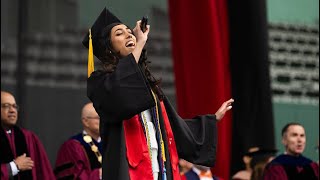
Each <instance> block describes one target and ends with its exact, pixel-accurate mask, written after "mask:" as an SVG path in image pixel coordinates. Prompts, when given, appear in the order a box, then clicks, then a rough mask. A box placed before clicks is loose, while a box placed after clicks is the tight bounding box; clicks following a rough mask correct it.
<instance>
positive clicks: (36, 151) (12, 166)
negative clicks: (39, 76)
mask: <svg viewBox="0 0 320 180" xmlns="http://www.w3.org/2000/svg"><path fill="white" fill-rule="evenodd" d="M18 110H19V106H18V105H17V104H16V101H15V98H14V96H13V95H12V94H10V93H9V92H6V91H1V128H0V162H1V179H3V180H7V179H43V180H51V179H55V177H54V174H53V171H52V168H51V165H50V162H49V160H48V157H47V155H46V152H45V149H44V147H43V145H42V144H41V142H40V140H39V139H38V137H37V136H36V135H35V134H34V133H33V132H31V131H28V130H26V129H23V128H21V127H18V126H17V125H16V123H17V120H18Z"/></svg>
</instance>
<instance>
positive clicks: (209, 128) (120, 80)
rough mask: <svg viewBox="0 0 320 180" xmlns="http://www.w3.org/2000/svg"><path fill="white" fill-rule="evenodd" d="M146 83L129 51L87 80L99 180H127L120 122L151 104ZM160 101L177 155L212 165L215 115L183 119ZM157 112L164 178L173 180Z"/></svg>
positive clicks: (167, 102) (126, 165) (163, 130)
mask: <svg viewBox="0 0 320 180" xmlns="http://www.w3.org/2000/svg"><path fill="white" fill-rule="evenodd" d="M147 84H148V82H147V81H146V78H145V76H144V75H143V72H142V71H141V69H140V66H139V65H138V64H137V63H136V61H135V59H134V57H133V55H132V54H130V55H128V56H126V57H124V58H122V59H120V60H119V63H118V65H117V68H116V70H115V71H114V72H113V73H105V72H103V71H95V72H93V73H92V75H91V77H90V78H89V79H88V83H87V95H88V97H89V99H90V100H91V101H92V102H93V106H94V107H95V109H96V111H97V113H98V114H99V116H100V135H101V138H102V156H103V161H102V168H103V175H102V176H103V179H106V180H108V179H112V180H129V179H130V177H129V172H128V169H129V167H128V162H127V157H126V143H125V142H126V141H125V136H124V128H123V121H124V120H128V119H130V118H131V117H133V116H134V115H136V114H139V113H140V112H142V111H144V110H147V109H150V108H152V107H154V106H155V102H154V99H153V97H152V94H151V92H150V88H149V86H148V85H147ZM157 101H158V102H157V103H158V107H159V112H162V110H161V108H160V105H159V100H157ZM163 102H164V105H165V110H166V112H167V114H168V118H169V121H170V125H171V129H172V131H173V134H174V139H175V142H176V147H177V152H178V156H179V158H183V159H186V160H188V161H190V162H193V163H195V164H201V165H205V166H213V165H214V162H215V154H216V143H217V129H216V119H215V116H214V115H205V116H197V117H195V118H194V119H189V120H183V119H182V118H181V117H180V116H179V115H178V114H177V113H176V111H175V110H174V108H173V107H172V106H171V104H170V102H169V101H168V99H167V98H166V97H165V98H164V99H163ZM159 115H160V117H159V122H160V127H161V131H162V135H163V140H164V145H165V150H166V152H165V154H166V158H167V161H166V164H165V166H166V169H167V179H168V180H170V179H173V177H172V171H171V165H170V161H169V159H170V156H171V155H170V154H169V152H168V139H167V137H166V133H165V127H164V126H165V125H164V122H163V117H162V113H159ZM160 177H161V176H160ZM159 179H160V178H159Z"/></svg>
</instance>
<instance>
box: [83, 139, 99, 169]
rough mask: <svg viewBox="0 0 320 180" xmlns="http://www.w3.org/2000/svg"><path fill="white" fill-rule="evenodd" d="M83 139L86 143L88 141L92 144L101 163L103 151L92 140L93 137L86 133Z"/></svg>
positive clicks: (92, 148)
mask: <svg viewBox="0 0 320 180" xmlns="http://www.w3.org/2000/svg"><path fill="white" fill-rule="evenodd" d="M83 140H84V142H86V143H88V144H89V145H90V147H91V150H92V151H93V152H94V154H95V155H96V157H97V159H98V161H99V162H100V163H102V155H101V153H100V151H99V148H98V147H97V146H96V145H95V144H94V142H93V140H92V137H91V136H89V135H87V134H86V135H84V136H83Z"/></svg>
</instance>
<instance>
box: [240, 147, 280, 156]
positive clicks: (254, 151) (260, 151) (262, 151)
mask: <svg viewBox="0 0 320 180" xmlns="http://www.w3.org/2000/svg"><path fill="white" fill-rule="evenodd" d="M277 151H278V150H276V149H272V148H260V147H253V148H250V149H249V150H248V152H247V153H246V154H245V155H246V156H250V157H253V156H260V155H262V156H264V155H274V154H275V153H276V152H277Z"/></svg>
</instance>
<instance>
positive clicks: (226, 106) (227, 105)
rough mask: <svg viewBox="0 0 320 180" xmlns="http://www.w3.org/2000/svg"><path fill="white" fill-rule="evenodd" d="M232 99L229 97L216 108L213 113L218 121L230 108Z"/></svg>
mask: <svg viewBox="0 0 320 180" xmlns="http://www.w3.org/2000/svg"><path fill="white" fill-rule="evenodd" d="M233 102H234V100H233V99H232V98H231V99H229V100H228V101H226V102H224V103H223V104H222V105H221V107H220V108H219V109H218V111H217V112H216V113H215V115H216V119H217V120H218V121H219V120H221V119H222V118H223V116H224V115H225V114H226V112H227V111H229V110H230V109H231V108H232V106H231V105H232V103H233Z"/></svg>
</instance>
